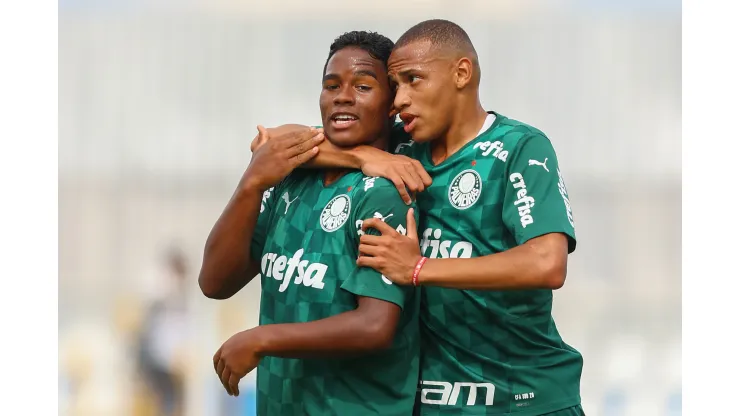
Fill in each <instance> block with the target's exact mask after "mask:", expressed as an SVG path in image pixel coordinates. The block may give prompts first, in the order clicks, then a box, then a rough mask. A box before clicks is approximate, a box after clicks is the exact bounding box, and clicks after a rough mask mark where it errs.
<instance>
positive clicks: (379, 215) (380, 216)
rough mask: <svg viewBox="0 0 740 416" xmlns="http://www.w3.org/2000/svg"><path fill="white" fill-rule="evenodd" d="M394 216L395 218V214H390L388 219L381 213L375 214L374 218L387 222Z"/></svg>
mask: <svg viewBox="0 0 740 416" xmlns="http://www.w3.org/2000/svg"><path fill="white" fill-rule="evenodd" d="M392 216H393V214H388V216H387V217H384V216H383V214H381V213H379V212H376V213H375V214H373V218H377V219H379V220H381V221H383V222H385V220H387V219H388V218H390V217H392Z"/></svg>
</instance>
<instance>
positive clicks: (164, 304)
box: [138, 248, 190, 416]
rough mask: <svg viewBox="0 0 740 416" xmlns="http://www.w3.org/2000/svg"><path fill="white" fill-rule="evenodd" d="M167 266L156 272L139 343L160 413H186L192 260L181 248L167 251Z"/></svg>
mask: <svg viewBox="0 0 740 416" xmlns="http://www.w3.org/2000/svg"><path fill="white" fill-rule="evenodd" d="M164 260H165V261H164V267H163V268H162V270H161V271H160V272H159V273H157V274H155V276H154V277H155V278H156V279H158V283H161V285H156V286H155V287H156V289H155V291H153V292H150V294H149V299H148V301H147V303H148V305H147V306H146V313H145V316H144V320H143V325H142V329H141V337H140V340H139V345H138V361H139V370H140V371H141V375H142V377H143V378H144V381H145V382H146V384H147V386H148V387H149V388H150V389H151V392H152V393H153V394H154V396H155V400H156V402H157V408H158V412H157V414H160V415H165V416H178V415H182V414H183V408H184V391H185V369H184V364H185V362H186V360H185V351H186V349H187V346H188V342H189V341H188V336H187V333H188V328H189V325H188V321H189V314H190V309H189V307H188V299H187V292H188V290H187V285H188V272H189V269H188V262H187V259H186V258H185V255H184V254H183V253H182V252H181V251H180V250H179V249H177V248H175V249H171V250H170V251H168V252H167V253H166V254H165V258H164Z"/></svg>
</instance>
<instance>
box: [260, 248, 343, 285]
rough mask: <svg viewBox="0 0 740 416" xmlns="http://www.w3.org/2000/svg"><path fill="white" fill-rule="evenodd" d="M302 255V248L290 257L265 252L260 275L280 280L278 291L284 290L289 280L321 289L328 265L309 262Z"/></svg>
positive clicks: (296, 283)
mask: <svg viewBox="0 0 740 416" xmlns="http://www.w3.org/2000/svg"><path fill="white" fill-rule="evenodd" d="M302 257H303V249H300V250H298V251H296V252H295V254H293V257H290V258H288V257H287V256H284V255H278V254H276V253H265V255H263V256H262V263H261V270H262V275H263V276H265V277H271V278H273V279H275V280H277V281H280V282H281V283H280V287H279V288H278V291H280V292H285V290H286V289H287V288H288V285H289V284H290V282H291V281H292V282H293V284H295V285H303V286H305V287H312V288H314V289H323V288H324V276H325V275H326V270H327V269H328V266H327V265H325V264H322V263H309V262H308V260H303V259H302Z"/></svg>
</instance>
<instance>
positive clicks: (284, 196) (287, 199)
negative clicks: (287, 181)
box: [283, 192, 298, 214]
mask: <svg viewBox="0 0 740 416" xmlns="http://www.w3.org/2000/svg"><path fill="white" fill-rule="evenodd" d="M289 198H290V197H289V196H288V193H287V192H286V193H284V194H283V201H285V213H286V214H287V213H288V208H289V207H290V204H292V203H293V202H294V201H295V200H296V199H298V197H295V198H293V201H291V200H290V199H289Z"/></svg>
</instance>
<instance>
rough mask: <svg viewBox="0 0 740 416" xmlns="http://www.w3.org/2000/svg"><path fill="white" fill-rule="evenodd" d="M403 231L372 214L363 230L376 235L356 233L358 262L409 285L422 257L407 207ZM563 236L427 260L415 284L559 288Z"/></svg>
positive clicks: (565, 261)
mask: <svg viewBox="0 0 740 416" xmlns="http://www.w3.org/2000/svg"><path fill="white" fill-rule="evenodd" d="M406 222H407V229H408V230H409V232H408V234H407V235H401V234H399V233H398V232H397V231H396V230H394V229H393V228H391V227H389V226H388V224H385V223H384V222H382V221H379V220H378V219H376V218H371V219H368V220H365V222H364V223H363V225H362V227H363V229H367V228H375V229H377V230H378V231H380V233H381V235H380V236H374V235H368V234H365V235H363V236H362V237H360V248H359V250H360V257H359V259H358V260H357V265H358V266H363V267H371V268H373V269H375V270H377V271H378V272H380V273H383V275H385V276H386V277H387V278H388V279H390V280H392V281H393V282H395V283H398V284H402V285H410V284H412V282H411V278H412V276H413V273H414V268H415V266H416V263H417V262H418V261H419V259H420V258H421V254H420V253H419V239H418V236H417V234H416V231H415V230H416V222H415V221H414V216H413V214H412V212H411V210H409V214H408V215H407V216H406ZM567 266H568V239H567V237H566V236H565V235H564V234H561V233H550V234H545V235H542V236H540V237H536V238H533V239H531V240H529V241H527V242H525V243H524V244H522V245H520V246H516V247H514V248H511V249H509V250H506V251H504V252H501V253H495V254H489V255H487V256H482V257H476V258H470V259H429V260H427V262H426V263H425V264H424V266H423V267H422V268H421V273H420V274H419V285H428V286H439V287H447V288H453V289H468V290H527V289H551V290H554V289H559V288H561V287H563V285H564V284H565V276H566V274H567V268H568V267H567Z"/></svg>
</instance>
